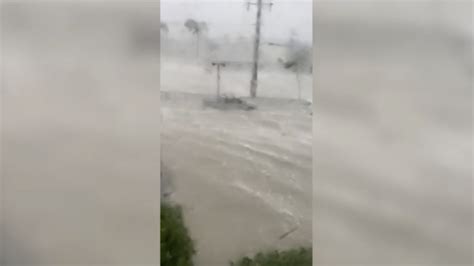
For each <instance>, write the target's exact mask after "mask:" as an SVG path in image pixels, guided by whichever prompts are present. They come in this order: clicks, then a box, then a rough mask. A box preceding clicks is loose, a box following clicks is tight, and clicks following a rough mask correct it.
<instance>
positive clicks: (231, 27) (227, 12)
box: [160, 0, 313, 42]
mask: <svg viewBox="0 0 474 266" xmlns="http://www.w3.org/2000/svg"><path fill="white" fill-rule="evenodd" d="M255 1H256V0H254V1H253V2H255ZM264 2H266V3H268V2H269V0H264ZM272 2H273V3H274V5H273V7H272V9H271V11H270V10H269V9H268V8H265V9H264V11H263V13H262V16H263V23H264V24H263V28H262V35H263V38H265V39H266V40H281V39H283V40H285V39H287V38H288V37H289V36H290V32H291V31H292V30H295V31H296V32H297V34H298V35H297V36H298V38H300V39H301V40H303V41H305V42H311V41H312V25H313V22H312V12H313V8H312V5H313V3H312V1H311V0H292V1H290V0H273V1H272ZM246 3H247V0H184V1H183V0H164V1H161V6H160V12H161V21H164V22H166V23H168V24H171V25H172V24H175V25H176V26H181V25H183V24H184V21H185V20H186V19H188V18H193V19H196V20H202V21H206V22H207V23H208V25H209V35H211V36H216V37H219V36H222V35H224V34H228V35H229V36H238V35H244V36H252V35H253V33H254V31H255V29H254V23H255V15H256V7H255V6H251V7H250V9H249V10H247V7H246Z"/></svg>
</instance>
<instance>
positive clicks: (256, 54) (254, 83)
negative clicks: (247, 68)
mask: <svg viewBox="0 0 474 266" xmlns="http://www.w3.org/2000/svg"><path fill="white" fill-rule="evenodd" d="M250 5H257V21H256V23H255V42H254V46H253V67H252V80H251V81H250V96H251V97H252V98H255V97H256V96H257V84H258V59H259V47H260V27H261V24H262V6H263V5H264V4H263V3H262V0H257V3H250V2H247V10H248V9H249V8H250ZM265 5H268V6H269V7H270V8H271V7H272V5H273V3H266V4H265Z"/></svg>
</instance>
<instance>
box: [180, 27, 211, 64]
mask: <svg viewBox="0 0 474 266" xmlns="http://www.w3.org/2000/svg"><path fill="white" fill-rule="evenodd" d="M184 26H185V27H186V28H187V29H188V31H189V32H191V33H192V34H194V35H195V36H196V57H199V38H200V37H201V34H202V33H203V32H206V31H207V29H208V27H207V23H206V22H204V21H202V22H198V21H196V20H194V19H188V20H186V22H185V23H184Z"/></svg>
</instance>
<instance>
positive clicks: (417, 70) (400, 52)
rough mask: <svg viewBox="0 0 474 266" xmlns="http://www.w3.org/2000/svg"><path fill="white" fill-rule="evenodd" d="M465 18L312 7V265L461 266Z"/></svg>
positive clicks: (446, 4)
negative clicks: (313, 108) (314, 45)
mask: <svg viewBox="0 0 474 266" xmlns="http://www.w3.org/2000/svg"><path fill="white" fill-rule="evenodd" d="M471 10H472V3H471V2H470V1H400V2H398V3H395V2H389V1H369V2H363V1H352V2H351V3H349V2H346V1H334V2H329V1H317V2H316V4H315V27H314V33H315V40H316V47H317V48H316V67H315V69H316V73H317V75H316V77H315V92H314V98H315V100H314V103H315V116H314V120H313V121H314V132H313V133H314V152H315V155H314V157H315V160H314V161H313V170H314V190H313V197H314V207H315V209H314V212H313V215H314V216H313V226H314V227H313V234H314V252H315V253H314V256H313V257H314V260H315V263H316V265H342V264H350V265H388V264H392V265H408V264H409V265H460V264H462V265H471V263H472V250H473V249H472V248H473V246H472V232H473V221H472V215H473V206H472V185H473V180H472V178H473V177H472V136H473V135H472V42H471V37H472V35H470V34H472V24H471V23H472V13H471V12H472V11H471Z"/></svg>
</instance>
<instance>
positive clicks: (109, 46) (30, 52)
mask: <svg viewBox="0 0 474 266" xmlns="http://www.w3.org/2000/svg"><path fill="white" fill-rule="evenodd" d="M158 12H159V9H158V6H157V4H153V3H145V4H144V3H140V2H135V3H130V4H122V5H120V4H117V3H109V4H107V3H105V4H104V3H60V2H43V1H39V2H23V1H18V2H5V3H2V38H3V39H2V41H3V50H2V74H3V76H2V78H3V84H2V88H1V108H2V117H1V118H2V128H1V130H2V138H1V149H2V150H1V151H2V158H1V159H2V161H1V184H2V192H1V199H2V202H1V203H2V213H1V214H2V216H1V220H0V222H1V226H2V227H1V233H2V234H1V239H0V241H1V248H2V251H3V252H2V254H0V258H1V260H0V264H1V265H2V266H8V265H73V264H74V265H79V264H80V265H119V264H120V265H157V264H158V254H157V252H158V250H159V239H158V234H159V232H158V219H159V213H158V212H159V197H158V195H159V186H160V184H159V177H160V176H159V161H160V158H159V150H160V149H159V147H160V146H159V145H160V144H159V94H158V92H159V88H158V87H159V65H158V64H159V53H158V52H156V51H159V47H157V48H155V53H153V52H152V51H150V53H148V54H147V56H146V57H142V56H141V55H142V54H143V53H144V52H148V51H145V49H143V46H142V45H141V43H140V41H137V38H136V37H135V36H136V30H135V29H136V27H137V25H145V26H149V27H152V26H153V24H155V25H154V26H155V27H156V28H157V27H158V24H159V21H158V17H157V16H156V14H158ZM155 45H156V46H158V45H159V43H158V42H155Z"/></svg>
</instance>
